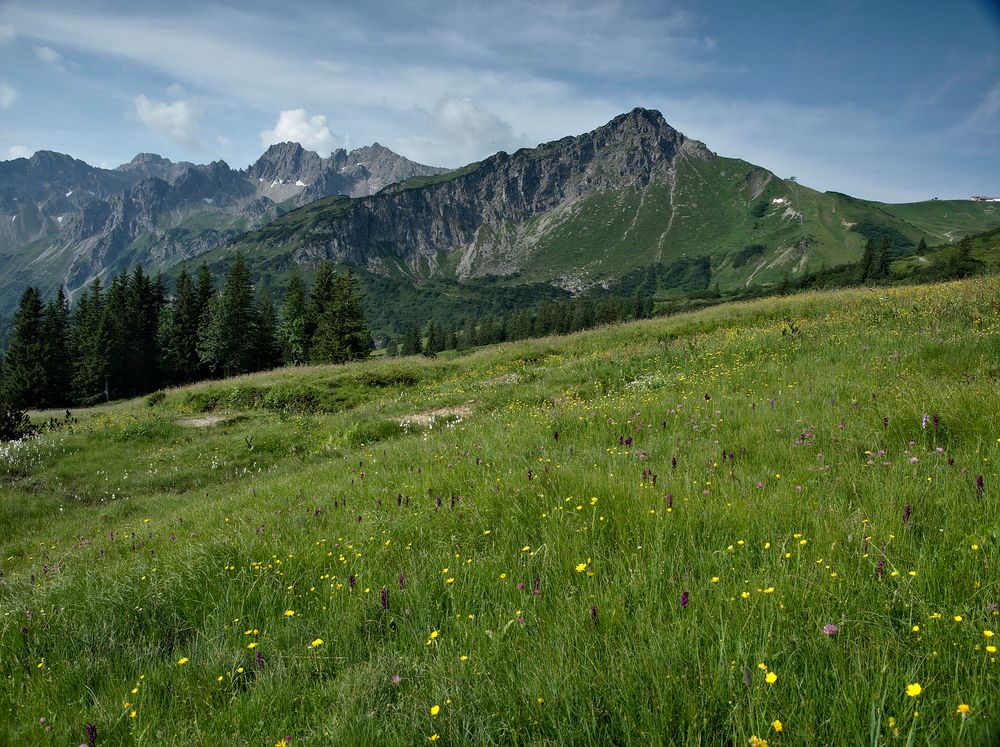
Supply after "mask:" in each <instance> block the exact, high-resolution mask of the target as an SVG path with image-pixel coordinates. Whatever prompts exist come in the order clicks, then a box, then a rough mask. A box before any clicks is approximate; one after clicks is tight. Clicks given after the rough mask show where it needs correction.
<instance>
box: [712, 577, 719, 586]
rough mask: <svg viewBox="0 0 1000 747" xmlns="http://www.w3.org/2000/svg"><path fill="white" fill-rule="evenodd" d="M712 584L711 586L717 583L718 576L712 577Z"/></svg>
mask: <svg viewBox="0 0 1000 747" xmlns="http://www.w3.org/2000/svg"><path fill="white" fill-rule="evenodd" d="M712 583H713V584H717V583H719V577H718V576H712Z"/></svg>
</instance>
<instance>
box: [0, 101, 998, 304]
mask: <svg viewBox="0 0 1000 747" xmlns="http://www.w3.org/2000/svg"><path fill="white" fill-rule="evenodd" d="M997 226H1000V204H998V203H996V202H974V201H966V200H930V201H926V202H921V203H909V204H902V205H891V204H885V203H879V202H873V201H868V200H862V199H857V198H854V197H850V196H848V195H845V194H841V193H837V192H818V191H816V190H813V189H810V188H809V187H807V186H805V185H801V184H799V183H798V182H797V181H796V180H795V179H794V178H788V179H782V178H780V177H778V176H777V175H775V174H774V173H772V172H770V171H769V170H767V169H766V168H763V167H761V166H757V165H754V164H751V163H748V162H746V161H742V160H738V159H733V158H726V157H723V156H719V155H717V154H715V153H713V152H712V151H711V150H710V149H709V148H708V147H707V146H706V145H705V144H703V143H701V142H698V141H697V140H692V139H690V138H687V137H685V136H684V135H683V134H682V133H680V132H678V131H677V130H675V129H674V128H672V127H671V126H670V125H669V124H668V123H667V122H666V120H665V119H664V118H663V116H662V115H661V114H660V113H659V112H657V111H653V110H648V109H639V108H637V109H634V110H632V111H631V112H628V113H625V114H622V115H620V116H618V117H615V118H614V119H613V120H611V121H610V122H608V123H607V124H606V125H603V126H601V127H598V128H597V129H595V130H593V131H592V132H588V133H585V134H582V135H579V136H576V137H565V138H563V139H561V140H557V141H553V142H549V143H544V144H541V145H539V146H537V147H535V148H530V149H527V148H525V149H521V150H518V151H517V152H515V153H511V154H508V153H504V152H500V153H497V154H495V155H493V156H490V157H488V158H486V159H484V160H483V161H481V162H476V163H472V164H469V165H468V166H466V167H464V168H461V169H458V170H454V171H446V170H444V169H439V168H433V167H429V166H423V165H420V164H416V163H413V162H412V161H409V160H407V159H405V158H403V157H402V156H399V155H397V154H395V153H393V152H392V151H390V150H389V149H387V148H384V147H382V146H379V145H377V144H376V145H373V146H370V147H366V148H359V149H357V150H355V151H352V152H351V153H347V152H345V151H343V150H340V151H336V152H335V153H334V154H332V155H331V156H330V157H329V158H327V159H323V158H320V157H319V156H318V155H317V154H315V153H312V152H309V151H306V150H304V149H302V147H301V146H299V145H297V144H293V143H284V144H280V145H275V146H272V147H271V148H270V149H269V150H268V151H267V152H266V153H265V154H264V155H263V156H262V157H261V158H260V160H258V161H257V162H256V163H255V164H253V165H252V166H250V167H249V168H248V169H246V170H243V171H235V170H233V169H231V168H230V167H229V166H228V165H226V164H225V163H224V162H222V161H216V162H213V163H211V164H208V165H204V166H196V165H193V164H189V163H172V162H170V161H168V160H166V159H162V158H160V157H159V156H155V155H150V154H142V155H140V156H137V157H136V158H135V159H133V160H132V161H131V162H130V163H128V164H124V165H123V166H120V167H118V168H117V169H114V170H103V169H95V168H93V167H90V166H88V165H86V164H84V163H82V162H80V161H76V160H74V159H72V158H70V157H69V156H63V155H59V154H55V153H48V152H42V153H37V154H35V156H33V157H32V158H31V159H17V160H15V161H9V162H5V163H0V299H2V300H3V303H2V304H0V305H2V306H3V309H0V311H3V310H9V309H10V307H11V306H12V305H13V303H15V302H16V296H17V294H18V293H19V290H20V289H23V287H25V286H26V285H28V284H29V283H32V284H39V283H41V284H43V286H44V284H45V283H48V284H50V285H55V284H58V283H59V282H62V283H63V284H64V285H65V286H66V287H67V288H68V289H69V290H70V292H75V291H77V290H78V289H79V288H80V287H82V286H83V285H84V284H86V283H87V282H89V281H90V280H91V279H92V278H93V277H95V276H96V275H98V274H102V275H106V274H107V273H111V272H115V271H117V270H120V269H122V268H124V267H125V266H127V265H128V264H130V263H135V262H141V263H142V264H143V265H145V266H146V267H147V269H150V270H153V271H155V270H165V271H167V272H168V274H169V273H170V272H171V271H172V268H176V267H178V266H179V265H180V263H182V262H184V261H185V260H189V259H192V258H195V257H197V258H199V259H198V261H199V262H200V261H202V260H204V261H206V262H207V263H208V264H209V266H210V267H212V268H213V269H215V270H216V271H218V272H222V271H223V270H224V269H225V267H227V266H228V264H229V263H230V262H231V261H232V259H233V257H234V256H235V253H236V252H241V253H242V254H243V255H244V256H245V257H246V259H247V261H248V264H249V265H250V267H251V269H252V271H254V272H255V274H256V277H257V278H258V282H259V284H260V285H261V286H262V287H265V288H275V289H277V288H280V286H281V285H282V283H283V280H284V278H285V277H286V276H287V274H288V273H289V272H291V271H292V270H294V269H297V268H301V269H305V270H306V271H308V270H309V269H311V268H313V267H315V266H316V265H317V264H318V263H319V262H320V261H321V260H323V259H331V260H334V261H336V262H338V263H340V264H342V265H345V266H350V267H352V268H355V269H356V270H357V271H358V272H359V273H360V274H361V275H362V278H363V279H364V280H365V281H366V284H367V285H369V286H370V287H372V288H381V289H382V292H383V294H384V295H393V296H394V295H398V293H397V291H398V290H399V289H413V288H416V289H419V288H422V287H423V288H426V287H429V286H432V285H433V286H434V287H435V288H436V289H439V290H440V289H442V288H446V289H447V293H446V294H445V295H447V294H452V295H455V294H458V295H461V294H466V295H468V296H469V298H468V299H467V300H469V302H470V303H473V302H474V300H475V299H474V296H475V289H477V288H480V287H482V284H484V283H486V284H489V285H490V286H491V287H500V288H505V289H508V290H509V291H510V292H515V291H516V289H517V288H518V287H524V286H532V287H547V288H549V289H551V291H552V292H557V293H561V294H566V295H576V294H580V293H585V292H587V291H589V290H594V289H601V288H609V287H613V286H615V284H616V283H619V282H620V281H621V280H622V279H623V278H626V277H629V276H630V275H634V274H635V273H637V272H638V273H642V272H652V273H653V275H654V276H655V280H654V283H653V287H652V291H653V292H654V293H656V294H658V295H659V296H660V297H671V296H679V295H683V294H684V293H687V292H690V291H692V290H704V289H705V288H707V287H708V286H709V285H710V284H711V285H712V286H713V287H715V288H717V289H721V290H723V291H725V290H733V289H746V288H753V287H755V286H767V285H775V284H778V283H781V282H784V281H787V280H788V279H789V278H791V279H794V278H796V277H800V276H802V275H803V274H805V273H807V272H815V271H818V270H820V269H822V268H832V267H836V266H839V265H843V264H845V263H849V262H855V261H857V260H858V259H859V258H860V256H861V253H862V249H863V246H864V244H865V242H866V241H867V240H868V239H875V240H877V241H881V240H882V239H883V238H885V239H887V240H888V241H889V242H890V245H891V249H892V252H893V255H894V257H896V258H908V261H909V262H910V263H911V264H916V265H919V264H920V263H921V262H926V261H927V260H926V258H925V257H923V256H917V248H918V246H921V240H923V242H924V243H925V244H927V245H931V246H934V245H941V244H949V243H952V242H954V241H957V240H958V239H959V238H961V237H962V236H964V235H966V234H972V233H978V232H981V231H986V230H989V229H993V228H996V227H997ZM387 289H390V290H392V289H395V290H393V292H392V293H387V292H386V290H387ZM470 289H472V290H470ZM43 290H45V288H44V287H43ZM375 302H376V303H381V304H389V305H391V304H392V303H394V302H395V300H394V298H391V297H384V298H379V299H376V300H375Z"/></svg>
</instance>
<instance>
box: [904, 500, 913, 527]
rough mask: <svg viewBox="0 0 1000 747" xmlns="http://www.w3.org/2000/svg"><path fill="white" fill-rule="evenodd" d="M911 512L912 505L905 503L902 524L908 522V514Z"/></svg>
mask: <svg viewBox="0 0 1000 747" xmlns="http://www.w3.org/2000/svg"><path fill="white" fill-rule="evenodd" d="M912 513H913V506H911V505H910V504H909V503H907V504H906V505H905V506H903V523H904V524H909V523H910V515H911V514H912Z"/></svg>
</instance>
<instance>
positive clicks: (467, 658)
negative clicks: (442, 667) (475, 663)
mask: <svg viewBox="0 0 1000 747" xmlns="http://www.w3.org/2000/svg"><path fill="white" fill-rule="evenodd" d="M458 660H459V661H460V662H463V663H465V662H467V661H468V660H469V657H468V656H466V655H465V654H462V655H461V656H459V657H458Z"/></svg>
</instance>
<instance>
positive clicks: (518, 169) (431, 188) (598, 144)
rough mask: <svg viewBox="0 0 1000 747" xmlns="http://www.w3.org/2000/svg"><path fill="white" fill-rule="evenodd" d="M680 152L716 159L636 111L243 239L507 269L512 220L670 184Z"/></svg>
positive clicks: (489, 270)
mask: <svg viewBox="0 0 1000 747" xmlns="http://www.w3.org/2000/svg"><path fill="white" fill-rule="evenodd" d="M682 152H683V153H685V154H687V155H690V156H693V157H695V158H697V159H711V158H714V156H713V154H712V153H711V152H710V151H708V150H707V149H706V148H705V146H704V145H702V144H701V143H698V142H697V141H693V140H688V139H686V138H685V137H684V135H682V134H681V133H679V132H678V131H677V130H675V129H673V128H672V127H670V125H668V124H667V123H666V121H665V120H664V119H663V116H662V115H661V114H660V113H659V112H655V111H649V110H646V109H635V110H633V111H631V112H629V113H627V114H623V115H621V116H619V117H616V118H615V119H613V120H612V121H611V122H609V123H608V124H606V125H604V126H603V127H599V128H598V129H596V130H594V131H592V132H589V133H586V134H584V135H580V136H579V137H567V138H563V139H562V140H557V141H555V142H551V143H545V144H543V145H540V146H538V147H537V148H533V149H522V150H519V151H517V152H516V153H514V154H511V155H508V154H506V153H498V154H496V155H494V156H491V157H490V158H488V159H486V160H485V161H483V162H481V163H480V164H478V165H477V166H475V167H474V168H471V169H468V170H465V173H461V172H459V175H457V176H454V177H449V178H445V179H441V180H439V181H437V182H434V181H433V180H418V182H422V183H418V184H409V183H407V182H402V183H399V184H396V185H393V186H390V187H388V188H386V189H384V190H383V191H382V192H380V193H379V194H377V195H374V196H371V197H366V198H362V199H359V200H356V201H354V202H353V203H352V204H351V205H350V206H349V207H348V208H347V209H345V210H342V211H339V214H337V215H335V216H333V217H331V218H330V219H328V220H325V221H323V222H313V223H310V224H309V226H308V229H307V230H303V231H302V232H301V233H308V236H302V235H300V236H292V237H290V236H289V235H288V232H287V231H282V230H281V229H280V228H279V226H278V225H276V226H275V227H274V228H275V231H274V232H271V231H269V230H267V229H265V230H263V231H261V232H260V233H259V234H256V235H255V234H251V235H249V236H248V237H246V239H245V240H244V242H242V244H243V245H244V246H247V247H252V245H253V243H254V242H264V243H272V244H276V243H279V242H284V243H288V242H289V241H290V239H291V241H292V243H295V244H296V245H297V248H296V258H297V259H298V260H299V261H301V262H311V261H315V260H317V259H319V258H322V257H329V258H331V259H336V260H342V261H346V262H350V263H353V264H357V265H362V266H370V267H371V266H375V265H377V264H379V263H382V262H385V261H386V260H389V261H393V262H396V263H398V264H401V265H403V266H406V267H408V268H409V269H410V270H411V271H413V272H416V273H423V274H426V272H427V270H426V269H425V268H428V267H429V268H431V269H430V274H435V269H434V267H435V265H436V264H437V261H438V260H437V258H438V257H439V256H440V255H441V254H442V253H444V254H449V255H452V256H451V259H450V262H449V264H453V265H454V267H455V268H456V270H455V272H456V274H457V275H458V276H459V277H460V278H463V277H464V278H467V277H470V276H475V275H509V274H512V273H514V272H517V271H519V270H520V268H521V260H522V259H523V255H524V246H523V243H524V242H520V241H518V240H517V237H516V232H513V235H512V232H510V231H504V230H502V229H503V228H504V227H506V226H512V225H514V226H516V225H519V224H523V223H525V221H528V220H529V219H531V218H533V217H536V216H541V215H544V214H547V213H550V212H552V211H554V210H557V209H561V208H565V207H566V206H569V205H572V204H573V203H574V202H576V201H577V200H579V199H580V198H582V197H585V196H586V195H588V194H590V193H593V192H597V191H602V190H621V189H639V190H641V189H643V188H645V187H646V186H647V185H649V184H650V183H651V182H663V183H669V182H670V180H671V179H672V178H673V174H674V163H675V159H676V158H677V157H678V154H680V153H682ZM428 181H430V183H426V182H428Z"/></svg>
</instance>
